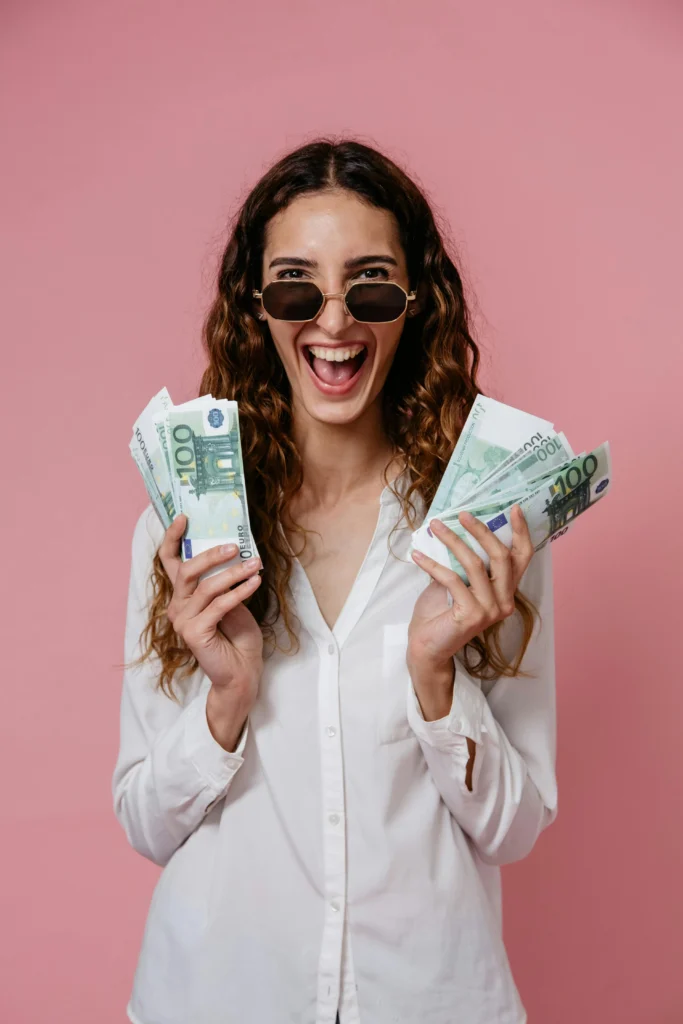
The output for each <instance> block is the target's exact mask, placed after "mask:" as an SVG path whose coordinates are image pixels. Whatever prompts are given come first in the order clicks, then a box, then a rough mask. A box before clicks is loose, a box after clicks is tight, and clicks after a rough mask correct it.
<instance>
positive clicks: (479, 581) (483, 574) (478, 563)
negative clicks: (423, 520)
mask: <svg viewBox="0 0 683 1024" xmlns="http://www.w3.org/2000/svg"><path fill="white" fill-rule="evenodd" d="M429 528H430V530H432V532H433V533H434V535H435V536H436V537H437V538H438V539H439V540H440V541H441V542H442V544H445V546H446V547H447V548H448V550H449V551H450V552H452V554H453V555H455V557H456V558H457V559H458V561H459V562H460V564H461V565H462V567H463V569H464V570H465V572H466V573H467V576H468V578H469V581H470V588H471V590H472V592H473V593H474V596H475V597H476V599H477V601H479V603H480V604H481V606H482V607H483V608H484V609H485V610H486V612H487V613H488V615H489V616H490V618H491V619H492V620H493V619H495V618H496V617H497V615H498V614H499V608H498V601H497V599H496V594H495V592H494V589H493V586H492V585H491V580H490V579H489V576H488V573H487V571H486V565H485V564H484V562H483V560H482V559H481V558H480V557H479V555H478V554H477V553H476V552H475V551H473V550H472V548H471V547H470V546H469V545H468V544H466V543H465V541H464V540H462V538H461V537H458V535H457V534H455V533H454V532H453V530H450V529H449V528H448V527H447V526H445V525H444V524H443V523H442V522H441V521H440V520H439V519H432V521H431V522H430V524H429ZM489 532H490V531H489ZM455 575H456V576H457V573H456V574H455ZM458 578H459V577H458ZM461 582H462V581H461Z"/></svg>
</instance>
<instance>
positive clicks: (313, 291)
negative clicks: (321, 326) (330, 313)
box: [262, 281, 323, 320]
mask: <svg viewBox="0 0 683 1024" xmlns="http://www.w3.org/2000/svg"><path fill="white" fill-rule="evenodd" d="M322 301H323V296H322V292H321V291H320V289H319V288H318V286H317V285H316V284H313V283H312V282H309V281H273V282H272V283H271V284H267V285H266V287H265V288H264V289H263V295H262V302H263V308H264V309H265V311H266V312H267V313H270V315H271V316H272V317H274V319H275V320H312V319H313V317H314V316H315V315H316V314H317V313H318V311H319V309H320V307H321V305H322Z"/></svg>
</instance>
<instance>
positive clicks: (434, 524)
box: [429, 519, 443, 530]
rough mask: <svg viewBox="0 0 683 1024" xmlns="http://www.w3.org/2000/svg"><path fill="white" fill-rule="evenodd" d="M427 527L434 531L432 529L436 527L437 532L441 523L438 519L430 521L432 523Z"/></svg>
mask: <svg viewBox="0 0 683 1024" xmlns="http://www.w3.org/2000/svg"><path fill="white" fill-rule="evenodd" d="M429 525H430V527H431V528H432V529H434V527H436V528H437V530H438V529H439V527H442V526H443V523H442V522H441V520H440V519H432V521H431V522H430V524H429Z"/></svg>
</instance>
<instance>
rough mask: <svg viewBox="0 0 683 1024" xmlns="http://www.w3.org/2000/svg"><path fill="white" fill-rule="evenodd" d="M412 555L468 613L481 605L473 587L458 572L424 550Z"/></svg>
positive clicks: (454, 601) (471, 612)
mask: <svg viewBox="0 0 683 1024" xmlns="http://www.w3.org/2000/svg"><path fill="white" fill-rule="evenodd" d="M412 557H413V559H414V560H415V562H417V564H418V565H419V566H420V568H421V569H424V570H425V572H426V573H428V574H429V575H430V576H431V577H432V579H433V580H435V581H436V582H437V583H440V584H441V586H442V587H445V588H446V590H447V591H448V593H449V594H450V595H451V597H452V598H453V603H454V604H457V605H458V607H459V608H462V609H463V611H464V612H466V613H467V614H473V613H474V612H475V611H476V609H477V607H478V606H479V603H478V601H477V600H476V598H475V596H474V594H473V593H472V588H471V587H468V586H467V585H466V584H465V583H464V582H463V581H462V580H461V579H460V577H459V576H458V574H457V572H453V570H452V569H448V568H446V566H445V565H442V564H441V562H437V561H436V560H435V559H434V558H430V556H429V555H425V554H424V552H422V551H413V553H412Z"/></svg>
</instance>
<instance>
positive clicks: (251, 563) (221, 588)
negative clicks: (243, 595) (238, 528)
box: [182, 558, 261, 619]
mask: <svg viewBox="0 0 683 1024" xmlns="http://www.w3.org/2000/svg"><path fill="white" fill-rule="evenodd" d="M260 568H261V559H260V558H248V559H247V561H246V562H241V563H240V564H239V565H233V566H232V567H231V568H230V569H224V570H223V572H218V573H216V574H215V575H214V576H208V577H207V579H205V580H202V582H201V583H200V584H199V585H198V586H197V589H196V590H195V591H194V593H193V594H192V596H191V597H190V598H189V600H188V601H187V603H186V604H185V606H184V607H183V612H182V617H183V619H193V618H194V617H195V616H196V615H200V614H201V613H202V612H203V611H204V609H205V608H207V607H208V606H209V605H210V604H211V602H212V601H213V600H214V599H215V598H216V597H219V596H220V595H221V594H224V593H226V591H228V590H230V589H231V588H232V587H234V586H235V585H236V584H237V583H243V582H244V581H245V580H246V579H247V578H248V577H249V576H253V575H254V574H255V573H256V574H258V570H259V569H260Z"/></svg>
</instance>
